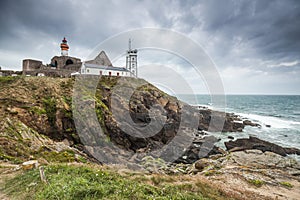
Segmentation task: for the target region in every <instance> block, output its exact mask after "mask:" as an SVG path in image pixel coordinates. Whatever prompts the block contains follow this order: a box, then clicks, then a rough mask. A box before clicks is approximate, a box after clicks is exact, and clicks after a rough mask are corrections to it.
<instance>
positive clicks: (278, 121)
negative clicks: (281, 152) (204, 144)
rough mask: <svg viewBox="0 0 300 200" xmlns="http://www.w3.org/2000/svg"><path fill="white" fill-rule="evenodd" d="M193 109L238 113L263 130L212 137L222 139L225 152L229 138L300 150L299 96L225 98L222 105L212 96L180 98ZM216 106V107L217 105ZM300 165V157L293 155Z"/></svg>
mask: <svg viewBox="0 0 300 200" xmlns="http://www.w3.org/2000/svg"><path fill="white" fill-rule="evenodd" d="M177 97H178V98H179V99H180V100H182V101H184V102H186V103H189V104H190V105H194V106H204V107H207V108H210V109H214V110H220V111H226V112H229V113H235V114H237V115H239V116H240V117H241V118H242V119H249V120H251V121H252V122H256V123H259V124H260V125H261V127H260V128H259V127H251V126H246V128H245V129H244V130H243V132H237V133H213V135H214V136H216V137H217V138H219V139H221V140H220V141H219V142H218V143H217V145H218V146H220V147H223V148H225V146H224V142H225V141H228V140H229V139H228V136H233V137H234V138H248V137H249V136H256V137H258V138H260V139H262V140H265V141H269V142H272V143H275V144H278V145H281V146H283V147H295V148H299V149H300V95H226V96H222V97H221V99H223V100H224V102H223V101H222V103H219V102H220V101H218V100H214V99H218V98H219V99H220V96H218V98H215V96H210V95H187V94H185V95H177ZM214 102H217V105H214ZM290 156H291V157H294V158H295V159H297V160H298V161H300V156H296V155H290Z"/></svg>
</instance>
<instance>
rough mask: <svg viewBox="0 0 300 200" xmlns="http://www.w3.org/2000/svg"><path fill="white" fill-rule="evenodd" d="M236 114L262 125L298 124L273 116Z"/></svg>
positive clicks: (277, 126) (299, 123)
mask: <svg viewBox="0 0 300 200" xmlns="http://www.w3.org/2000/svg"><path fill="white" fill-rule="evenodd" d="M237 114H238V115H240V116H241V117H244V118H247V119H250V120H252V121H257V122H258V123H260V124H262V125H270V126H271V128H296V127H295V126H300V122H297V121H291V120H286V119H282V118H278V117H274V116H263V115H256V114H245V113H237ZM298 128H299V127H298Z"/></svg>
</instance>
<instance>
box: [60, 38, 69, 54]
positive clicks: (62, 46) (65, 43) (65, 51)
mask: <svg viewBox="0 0 300 200" xmlns="http://www.w3.org/2000/svg"><path fill="white" fill-rule="evenodd" d="M60 49H61V55H62V56H68V51H69V45H68V41H67V40H66V38H65V37H64V39H63V40H62V43H61V44H60Z"/></svg>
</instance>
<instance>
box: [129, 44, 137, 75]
mask: <svg viewBox="0 0 300 200" xmlns="http://www.w3.org/2000/svg"><path fill="white" fill-rule="evenodd" d="M137 52H138V51H137V49H131V39H129V41H128V51H127V56H126V69H127V70H128V71H130V73H131V76H133V77H136V78H137Z"/></svg>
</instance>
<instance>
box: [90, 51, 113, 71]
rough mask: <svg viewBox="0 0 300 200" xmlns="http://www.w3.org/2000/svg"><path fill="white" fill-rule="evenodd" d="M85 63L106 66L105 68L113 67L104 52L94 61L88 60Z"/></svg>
mask: <svg viewBox="0 0 300 200" xmlns="http://www.w3.org/2000/svg"><path fill="white" fill-rule="evenodd" d="M85 63H90V64H96V65H104V66H111V67H112V66H113V65H112V64H111V62H110V60H109V58H108V56H107V55H106V53H105V52H104V51H101V52H100V53H99V54H98V56H96V58H94V60H88V61H86V62H85Z"/></svg>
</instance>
